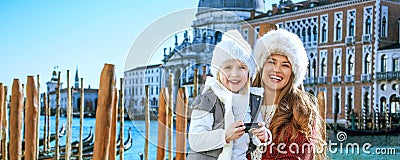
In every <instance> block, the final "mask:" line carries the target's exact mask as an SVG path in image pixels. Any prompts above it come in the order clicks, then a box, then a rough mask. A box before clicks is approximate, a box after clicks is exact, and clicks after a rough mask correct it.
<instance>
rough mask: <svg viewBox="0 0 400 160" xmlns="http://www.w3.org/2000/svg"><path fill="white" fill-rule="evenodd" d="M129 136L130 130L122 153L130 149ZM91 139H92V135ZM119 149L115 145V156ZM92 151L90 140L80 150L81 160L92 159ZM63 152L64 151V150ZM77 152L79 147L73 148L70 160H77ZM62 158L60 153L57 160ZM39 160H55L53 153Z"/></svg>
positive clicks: (118, 146)
mask: <svg viewBox="0 0 400 160" xmlns="http://www.w3.org/2000/svg"><path fill="white" fill-rule="evenodd" d="M131 134H132V133H131V128H129V131H128V139H127V140H126V141H125V142H124V151H127V150H129V149H130V148H131V147H132V143H133V139H132V135H131ZM90 135H91V134H90ZM90 135H89V136H90ZM89 136H88V137H89ZM88 137H87V138H85V139H90V138H88ZM91 137H93V135H92V136H91ZM78 145H79V144H78ZM119 148H120V145H117V146H116V150H117V155H119ZM93 149H94V142H93V139H91V142H90V143H89V144H86V145H83V148H82V157H83V159H92V157H93ZM60 151H61V150H60ZM64 151H65V149H64ZM78 152H79V146H78V147H77V148H73V149H72V150H71V153H72V154H71V156H70V159H78V156H79V153H78ZM64 156H65V152H60V158H59V159H63V158H64ZM39 159H40V160H50V159H55V157H54V153H50V154H47V155H42V156H40V157H39Z"/></svg>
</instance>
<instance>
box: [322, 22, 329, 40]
mask: <svg viewBox="0 0 400 160" xmlns="http://www.w3.org/2000/svg"><path fill="white" fill-rule="evenodd" d="M327 28H328V27H327V25H326V24H323V25H322V35H321V36H322V42H325V43H326V42H327V37H328V29H327Z"/></svg>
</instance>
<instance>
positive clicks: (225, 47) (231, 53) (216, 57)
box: [210, 30, 256, 77]
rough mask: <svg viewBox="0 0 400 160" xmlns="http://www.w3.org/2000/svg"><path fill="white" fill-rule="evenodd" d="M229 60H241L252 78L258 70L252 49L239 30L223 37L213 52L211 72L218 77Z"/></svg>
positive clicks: (226, 33) (227, 33) (228, 32)
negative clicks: (218, 73) (219, 71)
mask: <svg viewBox="0 0 400 160" xmlns="http://www.w3.org/2000/svg"><path fill="white" fill-rule="evenodd" d="M228 60H240V61H242V62H243V63H245V64H246V65H247V68H248V69H249V77H252V76H253V75H254V73H255V70H256V65H255V62H254V58H253V56H252V54H251V47H250V45H249V43H247V42H246V40H244V39H243V37H242V35H241V34H240V33H239V32H238V31H237V30H229V31H227V32H225V33H224V35H223V36H222V39H221V42H219V43H218V44H217V45H216V46H215V49H214V51H213V57H212V60H211V67H210V71H211V74H212V75H213V76H214V77H216V76H217V72H218V70H220V69H221V66H222V64H223V63H224V62H225V61H228Z"/></svg>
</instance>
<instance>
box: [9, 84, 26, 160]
mask: <svg viewBox="0 0 400 160" xmlns="http://www.w3.org/2000/svg"><path fill="white" fill-rule="evenodd" d="M23 105H24V95H23V90H22V85H21V82H20V81H19V79H14V81H13V85H12V94H11V105H10V126H12V127H10V146H9V147H10V159H12V160H20V159H21V156H22V155H21V154H22V147H21V146H22V144H21V141H22V137H21V134H22V133H21V132H22V110H23Z"/></svg>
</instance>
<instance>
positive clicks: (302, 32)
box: [301, 28, 306, 43]
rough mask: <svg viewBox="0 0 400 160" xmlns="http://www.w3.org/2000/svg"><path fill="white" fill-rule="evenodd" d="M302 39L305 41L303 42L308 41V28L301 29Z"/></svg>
mask: <svg viewBox="0 0 400 160" xmlns="http://www.w3.org/2000/svg"><path fill="white" fill-rule="evenodd" d="M301 40H302V41H303V43H304V42H306V29H305V28H303V29H302V30H301Z"/></svg>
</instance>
